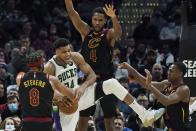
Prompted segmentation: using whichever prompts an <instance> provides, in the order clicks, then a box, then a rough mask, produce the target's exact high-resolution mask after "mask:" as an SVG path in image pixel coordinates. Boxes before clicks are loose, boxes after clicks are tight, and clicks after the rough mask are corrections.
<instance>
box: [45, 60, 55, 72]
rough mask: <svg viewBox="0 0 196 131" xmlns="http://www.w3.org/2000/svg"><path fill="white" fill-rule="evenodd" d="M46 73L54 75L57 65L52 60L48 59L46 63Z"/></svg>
mask: <svg viewBox="0 0 196 131" xmlns="http://www.w3.org/2000/svg"><path fill="white" fill-rule="evenodd" d="M44 73H47V74H49V75H54V73H55V65H54V64H53V63H52V62H51V61H48V62H47V63H46V65H44Z"/></svg>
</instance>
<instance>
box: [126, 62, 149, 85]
mask: <svg viewBox="0 0 196 131" xmlns="http://www.w3.org/2000/svg"><path fill="white" fill-rule="evenodd" d="M127 70H128V71H129V72H130V73H131V75H132V76H133V77H134V78H135V79H136V80H137V82H138V83H139V84H140V85H141V86H142V87H145V84H146V83H145V81H146V78H145V77H144V76H142V75H141V74H139V72H137V70H135V69H134V68H133V67H132V66H130V65H129V66H128V67H127Z"/></svg>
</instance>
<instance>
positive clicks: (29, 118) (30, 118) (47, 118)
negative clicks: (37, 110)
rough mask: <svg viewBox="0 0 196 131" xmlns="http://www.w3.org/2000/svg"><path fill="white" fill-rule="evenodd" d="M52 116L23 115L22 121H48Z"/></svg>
mask: <svg viewBox="0 0 196 131" xmlns="http://www.w3.org/2000/svg"><path fill="white" fill-rule="evenodd" d="M51 120H52V118H50V117H23V121H25V122H29V121H31V122H49V121H51Z"/></svg>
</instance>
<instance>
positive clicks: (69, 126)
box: [59, 109, 79, 131]
mask: <svg viewBox="0 0 196 131" xmlns="http://www.w3.org/2000/svg"><path fill="white" fill-rule="evenodd" d="M59 115H60V123H61V128H62V131H75V128H76V126H77V122H78V120H79V109H78V110H77V111H76V112H75V113H73V114H71V115H66V114H64V113H62V112H61V111H60V112H59Z"/></svg>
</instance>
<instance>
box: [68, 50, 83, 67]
mask: <svg viewBox="0 0 196 131" xmlns="http://www.w3.org/2000/svg"><path fill="white" fill-rule="evenodd" d="M71 58H72V60H73V61H74V62H75V63H76V64H77V65H80V64H82V63H84V62H85V60H84V57H83V56H82V55H81V54H80V53H78V52H71Z"/></svg>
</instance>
